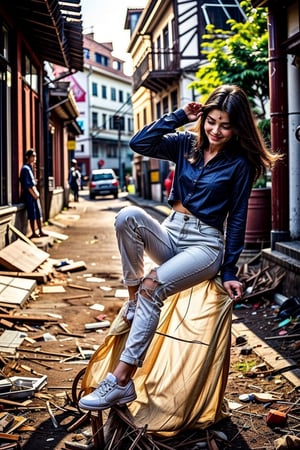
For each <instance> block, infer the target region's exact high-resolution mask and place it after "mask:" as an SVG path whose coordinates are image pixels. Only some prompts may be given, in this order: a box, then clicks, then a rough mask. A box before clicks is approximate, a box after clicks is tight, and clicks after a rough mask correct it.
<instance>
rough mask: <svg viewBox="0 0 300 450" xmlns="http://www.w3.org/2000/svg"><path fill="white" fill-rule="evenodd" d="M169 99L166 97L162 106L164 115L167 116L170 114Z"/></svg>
mask: <svg viewBox="0 0 300 450" xmlns="http://www.w3.org/2000/svg"><path fill="white" fill-rule="evenodd" d="M168 103H169V102H168V97H167V96H166V97H164V98H163V100H162V104H163V114H166V113H167V112H169V105H168Z"/></svg>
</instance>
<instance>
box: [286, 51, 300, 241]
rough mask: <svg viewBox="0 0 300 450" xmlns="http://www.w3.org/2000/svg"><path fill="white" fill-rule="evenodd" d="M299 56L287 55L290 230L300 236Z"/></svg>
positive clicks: (294, 236)
mask: <svg viewBox="0 0 300 450" xmlns="http://www.w3.org/2000/svg"><path fill="white" fill-rule="evenodd" d="M299 62H300V61H299V58H297V57H295V56H293V55H289V56H288V63H289V64H288V102H289V158H290V171H289V172H290V174H289V180H290V230H291V238H292V239H299V238H300V195H299V192H300V132H299V128H300V70H299V69H300V65H299Z"/></svg>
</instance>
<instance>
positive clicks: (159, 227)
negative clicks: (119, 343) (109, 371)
mask: <svg viewBox="0 0 300 450" xmlns="http://www.w3.org/2000/svg"><path fill="white" fill-rule="evenodd" d="M115 229H116V236H117V241H118V246H119V251H120V255H121V261H122V267H123V279H124V284H125V285H126V286H137V285H139V286H140V287H139V290H138V293H137V298H136V302H130V303H131V313H132V308H133V306H134V308H135V309H134V314H132V317H133V320H132V324H131V328H130V332H129V335H128V338H127V342H126V345H125V348H124V351H123V352H122V354H121V357H120V360H121V361H123V362H126V363H128V364H132V365H134V366H137V367H141V366H142V364H143V360H144V357H145V354H146V351H147V349H148V347H149V345H150V343H151V341H152V338H153V336H154V333H155V331H156V328H157V325H158V322H159V316H160V311H161V307H162V305H163V302H164V300H165V299H166V298H167V297H169V296H171V295H173V294H176V293H177V292H180V291H183V290H185V289H188V288H190V287H192V286H195V285H197V284H199V283H200V282H202V281H204V280H208V279H212V278H214V277H215V275H216V274H217V273H218V271H219V269H220V266H221V263H222V258H223V248H224V242H223V234H222V233H221V232H220V231H219V230H217V229H216V228H213V227H211V226H209V225H206V224H205V223H203V222H201V221H200V220H199V219H197V218H196V217H195V216H192V215H186V214H183V213H180V212H177V211H174V210H173V211H172V212H171V214H170V215H169V216H168V217H167V218H166V219H165V220H164V222H163V223H162V224H160V223H159V222H158V221H157V220H155V219H153V218H152V217H151V216H150V215H149V214H147V213H146V212H145V211H144V210H143V209H142V208H139V207H136V206H128V207H125V208H123V209H122V210H121V211H120V212H119V213H118V214H117V216H116V220H115ZM144 253H146V254H147V255H148V256H149V257H150V258H151V260H152V261H154V263H155V264H157V265H158V266H157V267H155V268H154V269H153V270H154V271H155V272H156V277H155V280H156V281H157V284H156V288H155V289H153V290H150V289H147V288H144V289H145V291H147V294H148V295H150V296H151V300H149V299H147V298H145V297H144V296H143V295H141V291H142V290H143V279H144V278H152V277H151V276H150V275H147V276H146V277H145V275H144ZM133 304H134V305H133ZM127 317H128V319H129V316H127ZM132 317H131V318H132Z"/></svg>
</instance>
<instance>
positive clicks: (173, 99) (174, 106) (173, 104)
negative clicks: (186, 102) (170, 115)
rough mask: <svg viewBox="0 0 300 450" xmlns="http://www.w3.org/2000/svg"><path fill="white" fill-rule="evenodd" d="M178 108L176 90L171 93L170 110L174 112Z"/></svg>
mask: <svg viewBox="0 0 300 450" xmlns="http://www.w3.org/2000/svg"><path fill="white" fill-rule="evenodd" d="M177 108H178V101H177V90H176V91H173V92H171V110H172V111H175V110H176V109H177Z"/></svg>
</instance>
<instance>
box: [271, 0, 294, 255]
mask: <svg viewBox="0 0 300 450" xmlns="http://www.w3.org/2000/svg"><path fill="white" fill-rule="evenodd" d="M284 12H286V8H284V7H282V6H281V5H280V4H277V3H276V4H273V2H272V3H270V5H269V9H268V27H269V77H270V118H271V143H272V148H273V150H274V151H280V153H281V154H283V155H285V158H284V160H283V161H281V162H279V163H278V164H277V165H276V167H275V168H274V170H273V172H272V200H271V207H272V230H271V249H272V250H274V249H275V243H276V242H279V241H288V240H290V232H289V190H288V186H289V185H288V183H289V180H288V103H287V61H286V60H287V57H286V54H285V53H284V51H283V50H282V49H281V44H282V42H283V41H284V40H285V39H286V18H284V17H282V16H283V13H284Z"/></svg>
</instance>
